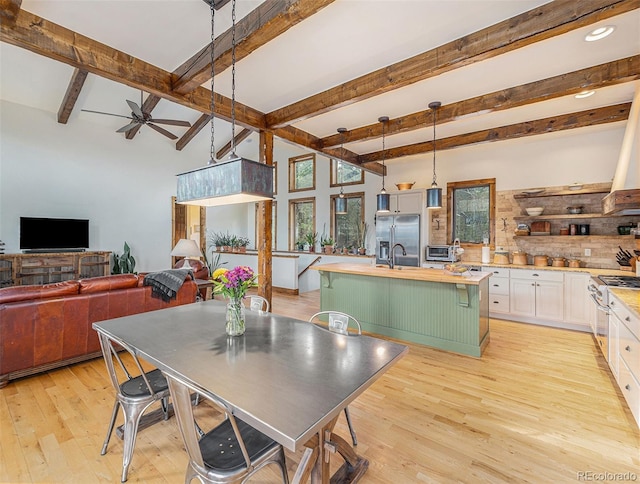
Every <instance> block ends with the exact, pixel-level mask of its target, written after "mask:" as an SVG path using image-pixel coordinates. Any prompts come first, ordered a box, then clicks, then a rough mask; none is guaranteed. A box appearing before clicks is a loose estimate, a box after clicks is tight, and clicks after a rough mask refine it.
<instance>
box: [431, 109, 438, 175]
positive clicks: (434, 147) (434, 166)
mask: <svg viewBox="0 0 640 484" xmlns="http://www.w3.org/2000/svg"><path fill="white" fill-rule="evenodd" d="M431 109H432V110H433V182H432V183H431V186H432V187H435V186H437V185H438V184H437V183H436V110H437V109H438V108H437V106H434V107H432V108H431Z"/></svg>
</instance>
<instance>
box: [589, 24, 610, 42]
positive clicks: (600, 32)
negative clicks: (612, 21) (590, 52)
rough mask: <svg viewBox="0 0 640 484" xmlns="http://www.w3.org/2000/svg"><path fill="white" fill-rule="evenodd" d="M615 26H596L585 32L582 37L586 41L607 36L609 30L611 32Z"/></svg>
mask: <svg viewBox="0 0 640 484" xmlns="http://www.w3.org/2000/svg"><path fill="white" fill-rule="evenodd" d="M615 29H616V28H615V27H614V26H613V25H605V26H604V27H598V28H597V29H594V30H592V31H591V32H589V33H588V34H587V36H586V37H585V38H584V40H586V41H587V42H593V41H594V40H600V39H604V38H605V37H607V36H608V35H609V34H611V32H613V31H614V30H615Z"/></svg>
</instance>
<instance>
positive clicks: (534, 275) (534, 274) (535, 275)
mask: <svg viewBox="0 0 640 484" xmlns="http://www.w3.org/2000/svg"><path fill="white" fill-rule="evenodd" d="M531 275H532V276H533V277H539V276H540V274H536V273H533V274H531Z"/></svg>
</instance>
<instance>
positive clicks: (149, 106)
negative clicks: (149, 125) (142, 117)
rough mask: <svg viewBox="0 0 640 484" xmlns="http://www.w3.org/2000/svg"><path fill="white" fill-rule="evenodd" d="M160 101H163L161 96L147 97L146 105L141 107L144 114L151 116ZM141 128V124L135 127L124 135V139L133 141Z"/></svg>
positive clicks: (151, 95) (143, 104) (152, 95)
mask: <svg viewBox="0 0 640 484" xmlns="http://www.w3.org/2000/svg"><path fill="white" fill-rule="evenodd" d="M160 99H161V98H160V96H156V95H155V94H149V95H148V96H147V99H145V100H144V103H142V107H141V109H142V112H143V113H149V114H151V111H153V110H154V108H155V107H156V106H157V105H158V103H159V102H160ZM141 126H142V125H141V124H139V125H137V126H134V127H133V128H131V129H130V130H129V131H127V132H126V133H125V134H124V137H125V138H126V139H133V138H134V137H135V135H136V134H138V131H140V127H141Z"/></svg>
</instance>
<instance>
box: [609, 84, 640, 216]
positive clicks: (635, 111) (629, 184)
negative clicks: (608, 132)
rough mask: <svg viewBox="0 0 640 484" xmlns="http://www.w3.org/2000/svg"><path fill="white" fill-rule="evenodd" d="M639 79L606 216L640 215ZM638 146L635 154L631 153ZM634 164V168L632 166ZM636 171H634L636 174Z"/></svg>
mask: <svg viewBox="0 0 640 484" xmlns="http://www.w3.org/2000/svg"><path fill="white" fill-rule="evenodd" d="M639 118H640V82H639V81H635V93H634V96H633V101H632V103H631V109H630V111H629V119H627V125H626V127H625V132H624V138H623V140H622V147H621V149H620V156H619V158H618V164H617V166H616V173H615V175H614V177H613V183H612V184H611V193H609V195H607V196H606V197H604V198H603V199H602V213H603V214H604V215H640V188H638V187H640V166H638V165H640V139H639V138H638V119H639ZM634 145H635V157H634V156H632V154H633V152H634ZM630 167H631V170H629V168H630ZM634 172H635V173H634Z"/></svg>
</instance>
